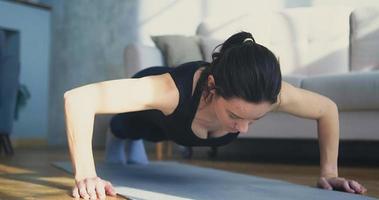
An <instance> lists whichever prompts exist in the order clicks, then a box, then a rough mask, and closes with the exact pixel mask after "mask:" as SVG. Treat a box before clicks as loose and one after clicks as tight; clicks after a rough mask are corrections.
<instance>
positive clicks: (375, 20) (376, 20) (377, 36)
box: [350, 7, 379, 71]
mask: <svg viewBox="0 0 379 200" xmlns="http://www.w3.org/2000/svg"><path fill="white" fill-rule="evenodd" d="M378 13H379V8H378V7H362V8H357V9H356V10H354V11H353V12H352V14H351V16H350V29H351V35H350V37H351V38H350V39H351V44H350V45H351V55H350V56H351V60H350V64H351V70H352V71H360V70H364V71H369V70H379V56H378V52H379V15H378Z"/></svg>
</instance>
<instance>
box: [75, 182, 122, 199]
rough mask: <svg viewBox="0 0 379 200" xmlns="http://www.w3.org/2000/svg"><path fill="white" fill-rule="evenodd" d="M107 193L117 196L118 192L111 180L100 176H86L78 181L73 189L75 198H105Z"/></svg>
mask: <svg viewBox="0 0 379 200" xmlns="http://www.w3.org/2000/svg"><path fill="white" fill-rule="evenodd" d="M106 194H109V195H112V196H116V195H117V194H116V192H115V190H114V188H113V186H112V184H111V183H110V182H109V181H104V180H102V179H101V178H99V177H94V178H86V179H84V180H81V181H79V182H77V183H76V185H75V187H74V188H73V190H72V196H73V197H74V198H80V197H82V198H84V199H91V200H92V199H97V198H99V199H105V198H106Z"/></svg>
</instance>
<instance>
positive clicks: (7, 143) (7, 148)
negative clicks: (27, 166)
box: [0, 134, 14, 156]
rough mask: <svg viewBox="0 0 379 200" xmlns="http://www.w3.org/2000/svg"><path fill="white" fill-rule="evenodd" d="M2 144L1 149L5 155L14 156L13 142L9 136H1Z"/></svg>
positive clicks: (0, 142) (0, 141)
mask: <svg viewBox="0 0 379 200" xmlns="http://www.w3.org/2000/svg"><path fill="white" fill-rule="evenodd" d="M0 144H1V147H0V148H1V149H2V150H4V153H5V155H7V156H12V155H14V151H13V147H12V143H11V140H10V139H9V135H8V134H0Z"/></svg>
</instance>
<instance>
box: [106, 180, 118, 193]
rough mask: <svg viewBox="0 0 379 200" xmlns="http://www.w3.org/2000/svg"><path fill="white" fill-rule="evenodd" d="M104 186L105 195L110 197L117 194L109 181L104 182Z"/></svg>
mask: <svg viewBox="0 0 379 200" xmlns="http://www.w3.org/2000/svg"><path fill="white" fill-rule="evenodd" d="M104 184H105V192H106V194H109V195H111V196H116V195H117V193H116V190H115V189H114V187H113V185H112V183H111V182H109V181H104Z"/></svg>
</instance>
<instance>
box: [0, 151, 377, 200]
mask: <svg viewBox="0 0 379 200" xmlns="http://www.w3.org/2000/svg"><path fill="white" fill-rule="evenodd" d="M94 154H95V160H101V159H102V158H103V155H104V151H102V150H95V151H94ZM154 157H155V154H154V153H151V154H149V158H150V159H151V160H155V158H154ZM68 159H69V157H68V152H67V150H66V149H54V148H23V149H16V154H15V156H13V157H4V156H1V157H0V185H1V187H0V199H1V200H3V199H4V200H5V199H6V200H13V199H44V200H50V199H54V200H55V199H62V200H65V199H72V198H71V196H70V192H71V187H72V185H73V184H74V180H73V178H72V176H70V175H69V174H67V173H65V172H63V171H61V170H58V169H56V168H55V167H53V166H51V162H54V161H62V160H68ZM166 160H176V161H179V162H182V163H187V164H192V165H197V166H204V167H211V168H217V169H223V170H229V171H234V172H239V173H245V174H251V175H256V176H262V177H266V178H273V179H280V180H286V181H289V182H292V183H297V184H303V185H309V186H314V185H315V181H316V180H317V178H318V166H315V165H299V164H296V165H290V164H277V163H255V162H243V161H238V162H237V161H225V160H223V161H217V160H213V161H211V160H208V159H205V158H194V159H192V160H185V159H182V158H180V156H175V155H174V157H171V158H166ZM340 175H341V176H344V177H347V178H353V179H357V180H358V181H360V182H361V183H362V184H364V185H365V186H366V188H367V189H368V193H367V194H366V195H368V196H371V197H376V198H379V168H378V167H340ZM107 199H108V200H115V199H124V198H123V197H121V196H119V197H117V198H111V197H108V198H107Z"/></svg>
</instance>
